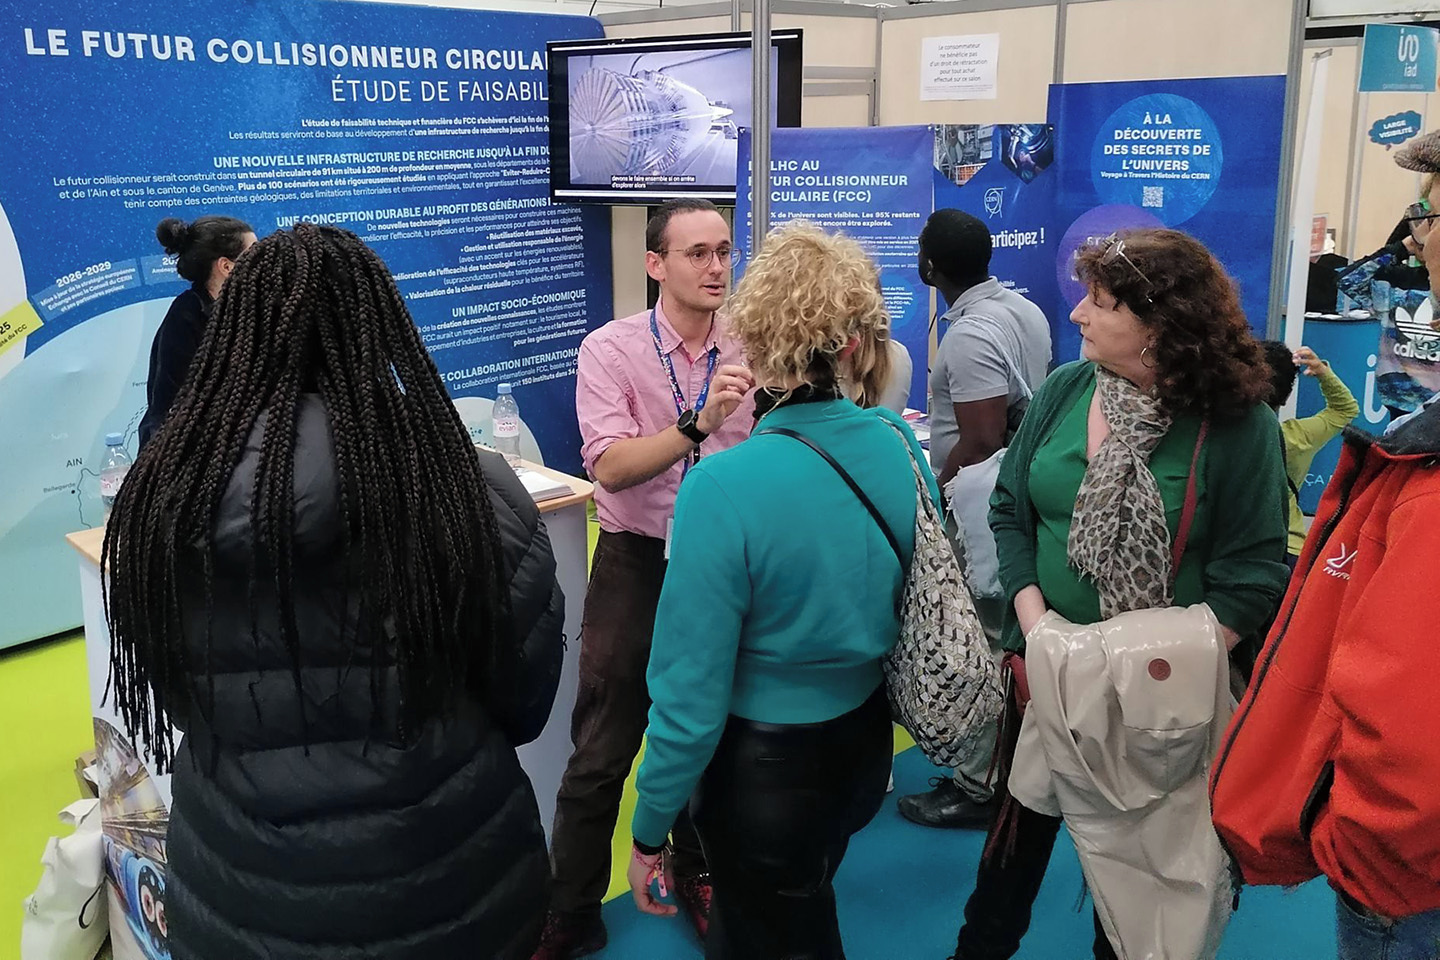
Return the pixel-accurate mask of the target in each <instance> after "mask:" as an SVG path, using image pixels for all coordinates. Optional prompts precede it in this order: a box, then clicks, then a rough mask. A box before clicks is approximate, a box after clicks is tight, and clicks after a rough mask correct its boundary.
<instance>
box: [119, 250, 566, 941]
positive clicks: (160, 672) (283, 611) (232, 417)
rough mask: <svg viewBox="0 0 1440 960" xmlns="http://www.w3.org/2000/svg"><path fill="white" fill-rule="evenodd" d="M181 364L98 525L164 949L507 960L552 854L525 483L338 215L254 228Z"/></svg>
mask: <svg viewBox="0 0 1440 960" xmlns="http://www.w3.org/2000/svg"><path fill="white" fill-rule="evenodd" d="M193 370H194V372H195V374H196V375H195V376H192V377H189V378H188V379H187V380H186V382H185V385H184V386H183V387H182V388H181V390H180V392H179V394H178V396H177V397H176V398H175V403H174V406H173V408H172V410H171V413H170V416H169V418H168V419H167V420H166V421H165V423H164V426H163V427H161V429H160V430H159V432H158V433H157V434H156V435H155V437H154V439H153V440H152V441H151V443H149V444H148V445H147V446H146V447H145V449H144V451H143V452H142V453H141V455H140V457H139V459H138V460H137V461H136V463H135V465H134V467H133V468H132V469H131V472H130V475H129V477H128V479H127V480H126V483H125V485H124V488H123V489H122V490H121V492H120V496H119V498H118V501H117V503H116V506H115V510H114V514H113V516H112V517H111V521H110V525H109V529H108V531H107V533H106V536H105V548H104V558H105V562H106V564H107V566H108V569H109V570H110V571H111V580H110V585H109V588H108V593H107V598H106V601H107V615H108V617H109V621H110V628H111V631H112V635H113V643H114V654H113V661H112V664H111V690H110V695H111V696H113V697H114V698H115V705H116V707H117V709H118V711H119V713H120V716H121V717H122V718H123V719H124V721H125V724H126V726H127V727H128V728H129V731H130V733H131V735H132V736H133V737H134V738H136V740H137V741H138V742H139V744H140V745H142V746H143V747H145V748H147V749H148V750H149V752H150V753H151V754H152V755H153V756H154V758H155V760H156V762H157V764H159V765H160V766H161V767H162V769H171V770H173V773H174V780H173V789H174V804H173V811H172V817H171V824H170V834H169V887H168V891H167V915H168V921H169V932H170V946H171V950H172V955H173V956H174V958H175V960H249V958H256V960H258V958H262V957H263V958H266V960H278V958H296V960H298V958H302V957H303V958H306V960H315V958H341V957H343V958H345V960H352V958H362V957H363V958H385V960H408V958H414V960H445V958H452V957H454V958H459V957H464V958H466V960H470V958H474V957H487V958H491V957H493V958H512V957H516V958H525V957H529V956H530V953H531V951H532V950H533V949H534V946H535V943H536V942H537V940H538V939H539V935H540V925H541V922H542V920H543V917H544V914H545V906H546V898H547V892H548V890H547V888H548V882H549V873H550V871H549V865H548V863H547V861H546V854H545V838H544V834H543V831H542V829H541V826H540V818H539V813H538V810H537V807H536V803H535V798H534V794H533V791H532V790H531V786H530V783H529V781H528V780H527V778H526V776H525V774H524V772H523V771H522V770H521V768H520V764H519V762H518V760H517V759H516V755H515V748H516V746H518V745H520V744H523V743H526V742H528V741H530V740H532V739H534V738H535V737H536V736H537V735H538V734H539V733H540V731H541V729H542V728H543V727H544V725H545V722H546V720H547V718H548V717H549V714H550V707H551V702H552V700H553V699H554V696H555V689H556V685H557V682H558V677H559V669H560V661H561V655H562V654H561V651H562V637H561V620H562V617H561V610H562V603H563V600H562V597H561V594H560V590H559V588H558V586H557V585H556V582H555V563H554V558H553V556H552V554H551V551H550V545H549V541H548V539H547V537H546V533H545V527H544V526H543V525H542V524H541V522H540V518H539V515H538V513H537V511H536V509H535V506H534V504H533V503H532V502H531V499H530V497H529V496H528V495H527V494H526V492H525V490H524V488H523V487H522V486H521V485H520V483H519V481H518V480H517V479H516V478H515V475H514V473H513V472H512V471H511V470H510V469H509V468H508V467H507V466H506V465H505V463H504V462H503V461H502V460H500V459H499V458H498V457H496V456H494V455H484V456H477V454H476V451H475V450H474V448H473V447H472V446H471V444H470V441H469V438H468V435H467V433H466V430H465V427H464V426H463V425H462V423H461V421H460V419H459V417H458V416H457V415H456V413H455V411H454V408H453V407H452V406H451V403H450V400H449V398H448V397H447V396H446V393H445V389H444V387H443V385H442V383H441V380H440V377H439V375H438V373H437V372H436V369H435V366H434V364H433V363H432V362H431V360H430V358H429V355H428V354H427V353H426V351H425V348H424V346H423V345H422V343H421V340H420V336H419V333H418V332H417V331H416V329H415V325H414V323H413V322H412V321H411V318H410V315H409V312H408V311H407V310H406V308H405V304H404V302H403V300H402V299H401V296H400V293H399V291H398V290H397V289H396V287H395V283H394V281H393V280H392V279H391V277H390V274H389V272H388V271H387V270H386V268H385V265H384V264H383V263H382V262H381V261H380V259H379V258H378V257H377V256H376V255H375V254H374V253H373V252H372V251H371V250H369V249H368V248H367V247H365V246H364V244H362V243H361V242H360V241H359V239H357V238H356V237H355V236H354V235H353V234H350V233H347V232H345V231H342V230H337V229H334V228H331V227H317V226H312V225H309V224H301V225H299V226H297V227H296V228H295V229H294V230H290V231H284V232H280V233H277V234H275V235H273V236H270V237H267V238H266V239H265V240H263V241H261V242H260V243H258V244H257V245H256V246H255V247H254V248H252V249H251V250H250V251H249V252H248V253H247V254H246V255H245V257H243V258H241V259H240V260H239V261H238V262H237V263H236V265H235V268H234V272H233V273H232V274H231V276H230V277H229V280H228V282H227V283H226V285H225V287H224V290H223V292H222V293H221V294H220V297H219V299H218V301H217V302H216V305H215V310H214V315H213V318H212V320H211V322H210V323H209V324H208V325H207V326H206V329H205V334H204V337H203V339H202V340H201V343H200V346H199V350H198V352H197V354H196V358H195V365H194V367H193ZM172 729H178V730H179V731H183V733H184V739H183V741H181V740H180V737H179V735H178V734H175V733H172Z"/></svg>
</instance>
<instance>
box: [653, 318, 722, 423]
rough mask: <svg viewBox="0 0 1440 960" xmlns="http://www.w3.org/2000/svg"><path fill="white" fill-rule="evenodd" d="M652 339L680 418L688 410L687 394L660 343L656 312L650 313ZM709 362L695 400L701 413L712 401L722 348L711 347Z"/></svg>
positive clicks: (696, 409)
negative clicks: (713, 386) (668, 377)
mask: <svg viewBox="0 0 1440 960" xmlns="http://www.w3.org/2000/svg"><path fill="white" fill-rule="evenodd" d="M650 339H651V340H653V341H654V342H655V355H656V356H657V357H659V358H660V364H661V365H662V366H663V367H664V368H665V372H666V373H667V374H668V375H669V376H670V390H671V393H672V394H673V396H674V397H675V416H677V417H678V416H680V414H682V413H684V412H685V411H686V409H687V407H686V405H685V393H684V391H682V390H681V389H680V378H679V377H677V376H675V363H674V361H672V360H671V359H670V354H668V353H666V352H665V347H664V345H662V344H661V343H660V324H659V322H657V321H656V319H655V311H654V310H651V311H650ZM708 358H709V362H708V363H707V364H706V367H705V386H703V387H701V388H700V395H699V396H698V397H696V398H695V412H696V413H699V412H700V411H701V410H704V409H705V401H707V400H709V399H710V381H711V380H712V379H714V377H715V365H716V363H718V362H719V360H720V348H719V347H711V348H710V351H709V353H708Z"/></svg>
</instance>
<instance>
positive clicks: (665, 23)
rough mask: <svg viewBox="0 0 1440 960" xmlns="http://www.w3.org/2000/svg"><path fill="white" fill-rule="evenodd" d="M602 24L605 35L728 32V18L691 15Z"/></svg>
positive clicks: (635, 35)
mask: <svg viewBox="0 0 1440 960" xmlns="http://www.w3.org/2000/svg"><path fill="white" fill-rule="evenodd" d="M604 26H605V36H607V37H626V38H628V37H682V36H685V35H686V34H690V33H728V32H729V30H730V18H729V17H693V18H691V19H688V20H655V21H652V22H650V23H607V24H605V25H604Z"/></svg>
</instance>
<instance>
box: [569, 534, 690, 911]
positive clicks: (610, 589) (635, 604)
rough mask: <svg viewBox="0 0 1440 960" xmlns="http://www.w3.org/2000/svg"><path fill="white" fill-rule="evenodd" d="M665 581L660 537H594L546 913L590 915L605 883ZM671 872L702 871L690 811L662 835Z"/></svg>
mask: <svg viewBox="0 0 1440 960" xmlns="http://www.w3.org/2000/svg"><path fill="white" fill-rule="evenodd" d="M664 582H665V541H663V540H656V539H655V538H653V537H642V536H639V535H638V534H634V533H605V532H602V533H601V534H600V541H599V542H598V543H597V544H596V545H595V557H594V560H593V562H592V564H591V569H590V586H589V589H588V590H586V592H585V615H584V620H583V621H582V623H581V627H580V688H579V691H578V692H577V694H576V697H575V712H574V713H573V714H572V715H571V719H570V739H571V741H572V742H573V743H574V744H575V752H574V753H572V754H571V755H570V762H569V763H568V764H566V767H565V776H564V777H563V778H562V779H561V781H560V792H559V794H558V795H557V796H556V798H555V826H554V829H553V831H552V833H551V837H550V860H551V864H552V867H553V869H554V873H555V886H554V890H553V893H552V895H551V903H550V906H551V910H553V911H554V912H556V913H571V914H573V913H586V912H591V913H598V912H599V910H600V901H601V899H602V898H603V897H604V896H605V890H606V888H608V887H609V886H610V844H611V839H612V838H613V836H614V834H615V821H616V819H617V818H618V817H619V815H620V794H621V792H622V790H623V788H624V786H625V778H626V777H627V776H629V775H630V768H631V766H632V765H633V764H634V762H635V754H637V753H639V752H640V741H641V738H642V737H643V736H644V734H645V725H646V722H647V720H648V715H649V712H650V693H649V689H648V688H647V687H646V686H645V668H646V667H647V666H649V664H650V635H651V634H652V633H653V632H654V629H655V608H656V606H657V605H658V604H659V602H660V587H661V585H662V584H663V583H664ZM672 839H673V842H674V846H675V858H674V860H673V861H672V863H673V865H674V869H675V873H676V875H677V877H687V876H696V875H698V874H700V873H703V872H705V859H704V856H703V855H702V854H701V852H700V841H699V838H698V837H696V836H695V828H694V827H693V826H692V825H691V823H690V817H689V816H688V815H687V814H686V813H684V812H682V813H681V814H680V817H679V818H678V819H677V820H676V822H675V827H674V830H673V832H672Z"/></svg>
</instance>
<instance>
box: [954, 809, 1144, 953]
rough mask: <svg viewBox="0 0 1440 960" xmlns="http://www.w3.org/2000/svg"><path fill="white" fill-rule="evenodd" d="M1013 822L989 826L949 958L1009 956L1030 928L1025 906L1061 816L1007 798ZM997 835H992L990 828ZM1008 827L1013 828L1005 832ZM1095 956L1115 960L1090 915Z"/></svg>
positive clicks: (1045, 862) (1040, 877) (1036, 885)
mask: <svg viewBox="0 0 1440 960" xmlns="http://www.w3.org/2000/svg"><path fill="white" fill-rule="evenodd" d="M1009 805H1010V806H1011V807H1012V808H1013V811H1014V812H1013V813H1012V816H1015V820H1014V822H1013V824H1010V825H1009V826H1008V827H1007V826H1002V824H1003V823H1004V818H1003V817H1000V818H997V821H996V823H995V824H992V825H991V827H990V834H991V835H990V837H988V838H987V840H986V848H987V849H989V848H990V847H991V843H990V841H991V840H994V841H995V843H994V846H995V847H996V849H994V850H993V851H991V855H990V856H989V857H986V858H984V859H982V860H981V861H980V872H979V875H978V876H977V877H976V878H975V892H974V893H972V894H970V899H969V901H968V902H967V903H966V904H965V924H964V926H962V927H961V928H960V937H959V940H958V941H957V943H956V947H955V960H1009V958H1010V957H1013V956H1014V955H1015V954H1016V953H1017V952H1018V951H1019V950H1020V940H1021V938H1023V937H1024V936H1025V931H1026V930H1028V929H1030V910H1031V908H1032V907H1034V906H1035V897H1036V896H1037V895H1038V894H1039V893H1040V884H1041V883H1042V882H1043V881H1044V879H1045V870H1046V868H1047V867H1048V866H1049V865H1050V853H1051V851H1053V850H1054V849H1055V837H1056V835H1057V834H1058V833H1059V832H1060V826H1061V824H1063V823H1064V821H1063V820H1062V819H1061V818H1059V817H1047V816H1045V814H1043V813H1036V812H1035V811H1033V810H1028V809H1026V808H1025V807H1022V806H1020V805H1019V804H1018V803H1015V801H1013V800H1011V801H1009ZM997 830H998V831H1000V832H1001V833H1002V835H1001V836H1000V837H996V836H995V834H996V832H997ZM1009 830H1013V833H1011V832H1008V831H1009ZM1094 950H1095V958H1096V960H1116V958H1115V948H1114V947H1112V946H1111V945H1110V939H1109V938H1108V937H1107V936H1105V931H1104V930H1103V929H1102V928H1101V926H1100V917H1099V916H1098V915H1097V916H1096V917H1095V944H1094Z"/></svg>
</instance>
